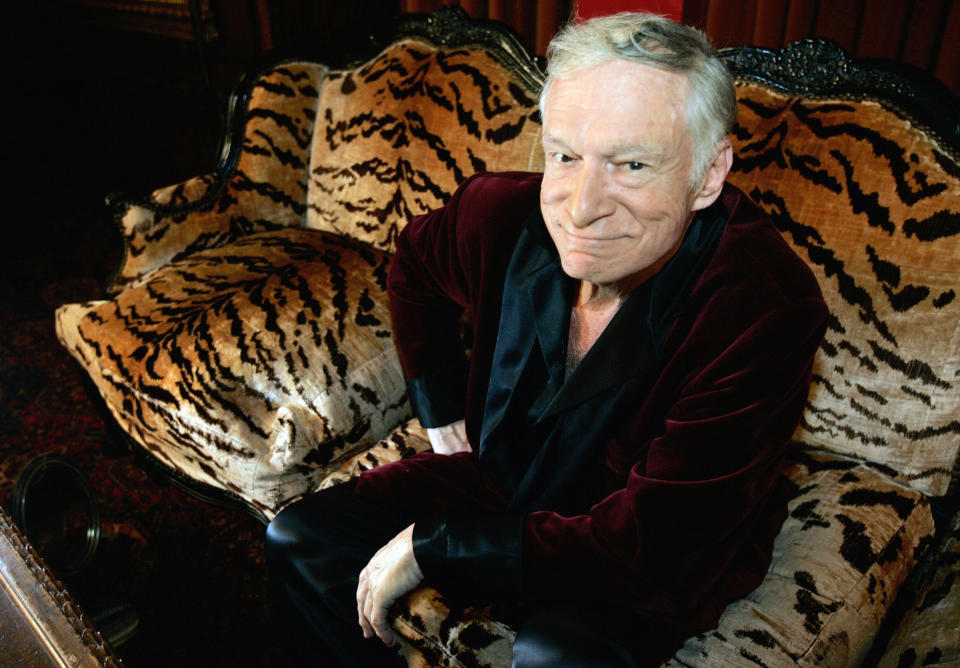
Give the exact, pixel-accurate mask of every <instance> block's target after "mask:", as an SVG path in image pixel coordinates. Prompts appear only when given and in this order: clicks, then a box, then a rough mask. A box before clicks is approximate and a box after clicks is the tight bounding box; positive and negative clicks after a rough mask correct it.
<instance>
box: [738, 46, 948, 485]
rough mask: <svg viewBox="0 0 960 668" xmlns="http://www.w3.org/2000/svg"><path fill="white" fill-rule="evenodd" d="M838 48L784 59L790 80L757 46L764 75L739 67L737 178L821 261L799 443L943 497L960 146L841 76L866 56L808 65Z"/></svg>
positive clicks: (797, 51)
mask: <svg viewBox="0 0 960 668" xmlns="http://www.w3.org/2000/svg"><path fill="white" fill-rule="evenodd" d="M823 48H824V45H823V44H822V43H813V42H811V43H807V44H805V45H802V44H798V45H797V46H795V47H793V49H794V51H793V53H792V54H783V55H779V56H776V57H777V58H779V61H780V63H781V64H783V63H789V64H790V67H792V68H793V71H792V72H790V73H789V74H788V75H786V76H787V77H788V78H789V79H790V81H784V80H783V79H781V80H779V81H770V77H769V76H765V77H764V78H765V79H767V80H766V81H761V80H758V79H757V78H756V77H757V76H759V75H760V74H762V72H761V70H762V69H763V66H762V64H761V63H758V62H757V61H756V60H755V57H756V54H755V53H754V58H753V59H748V60H746V61H745V62H747V63H748V67H749V68H750V69H752V70H753V71H752V72H749V71H747V70H746V69H744V68H743V66H742V63H741V69H740V70H739V71H738V70H737V67H736V64H737V61H736V60H735V59H734V65H733V67H734V71H735V73H737V74H739V76H738V87H737V95H738V98H739V102H740V104H739V111H740V117H739V120H738V122H737V125H736V128H735V131H734V144H735V152H736V156H737V157H736V160H735V163H734V168H733V173H732V174H731V176H730V181H731V182H733V183H734V184H735V185H737V186H739V187H740V188H741V189H743V190H744V191H745V192H746V193H747V194H749V195H750V197H751V198H752V199H753V200H754V201H756V202H757V203H758V204H759V205H760V206H761V207H763V208H764V209H765V210H766V211H768V212H769V213H770V215H771V216H772V217H773V219H774V221H775V222H776V224H777V226H778V227H779V229H780V231H781V232H782V233H783V235H784V237H785V238H786V239H787V241H789V242H790V243H791V244H792V245H793V247H794V248H795V249H796V251H797V252H798V253H799V255H800V256H801V257H802V258H804V259H805V260H806V261H807V262H808V263H809V264H810V266H811V267H812V268H813V271H814V272H815V273H816V276H817V278H818V280H819V281H820V285H821V288H822V289H823V293H824V296H825V297H826V300H827V303H828V305H829V307H830V312H831V318H830V323H829V326H828V330H827V333H826V338H825V341H824V343H823V345H822V347H821V349H820V351H819V353H818V355H817V359H816V362H815V369H814V383H813V387H812V389H811V393H810V398H809V403H808V406H807V409H806V412H805V414H804V416H803V420H802V423H801V425H800V427H799V429H798V430H797V432H796V440H797V441H799V442H802V443H804V444H807V445H810V446H813V447H816V448H822V449H825V450H829V451H831V452H835V453H841V454H846V455H850V456H853V457H856V458H858V459H863V460H867V461H869V462H873V463H875V464H877V465H879V466H883V467H888V468H889V469H891V470H892V471H894V472H895V473H896V474H897V475H898V476H899V477H900V478H901V479H902V480H903V481H904V482H905V483H907V484H909V485H910V486H912V487H914V488H916V489H918V490H920V491H923V492H925V493H928V494H933V495H942V494H945V493H947V492H948V489H949V488H950V484H951V480H952V479H953V480H954V481H955V480H956V478H957V475H956V468H957V464H958V449H960V270H958V265H960V151H958V149H957V146H958V144H957V143H956V140H955V139H954V140H953V142H954V143H951V142H950V141H948V140H947V139H946V138H944V139H941V138H939V137H938V136H936V135H935V134H934V133H933V132H932V131H931V130H930V129H929V128H928V127H925V126H924V125H922V124H920V123H916V122H914V121H912V120H911V116H910V115H909V113H908V111H906V110H904V109H902V108H901V105H900V104H899V103H896V102H891V101H890V99H887V100H884V99H883V98H882V95H880V94H877V92H876V91H874V92H872V93H865V92H864V89H865V88H868V86H866V85H862V84H861V85H860V86H859V87H858V86H857V85H856V83H857V82H856V81H855V80H853V81H851V82H850V83H852V84H853V85H852V86H851V88H852V92H850V93H841V92H839V90H838V89H837V87H836V85H835V83H836V82H835V79H834V77H835V76H838V75H837V74H836V73H838V72H842V71H846V72H851V71H854V70H855V69H856V67H855V66H854V64H853V63H852V62H849V61H846V60H845V59H844V58H843V56H842V53H836V54H833V55H831V56H830V57H828V58H824V56H823V53H820V54H819V55H816V58H815V60H816V62H810V63H807V65H805V63H804V61H805V59H808V60H809V59H810V54H812V53H813V52H814V51H815V50H816V49H820V50H821V51H822V50H823ZM804 49H806V50H807V51H808V52H809V53H807V54H806V55H805V54H804V53H803V51H804ZM787 55H792V58H791V57H787ZM728 56H732V54H728ZM773 58H774V55H773V54H771V55H770V57H769V59H768V60H771V61H772V59H773ZM817 59H818V60H817ZM824 70H832V71H824ZM767 74H769V72H768V73H767ZM811 78H813V79H817V80H819V81H822V82H827V83H828V84H829V85H830V86H831V87H832V88H833V90H832V91H828V92H827V93H823V92H822V90H821V89H818V88H817V86H815V85H811ZM797 88H799V89H800V90H799V91H798V90H796V89H797ZM791 89H794V90H792V91H791ZM858 89H859V93H858V92H857V90H858ZM895 89H896V86H892V87H891V89H890V90H891V91H894V90H895ZM948 130H949V128H948ZM954 132H956V131H954Z"/></svg>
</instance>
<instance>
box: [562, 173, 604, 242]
mask: <svg viewBox="0 0 960 668" xmlns="http://www.w3.org/2000/svg"><path fill="white" fill-rule="evenodd" d="M573 178H574V183H573V184H572V185H573V188H572V189H571V191H570V196H569V197H568V198H567V213H568V214H569V215H570V220H571V221H573V224H574V225H576V226H577V227H586V226H587V225H589V224H590V223H592V222H594V221H595V220H598V219H600V218H603V217H605V216H608V215H610V213H612V203H611V202H610V200H609V198H608V197H607V193H606V187H605V183H604V180H605V179H604V175H603V173H602V167H599V166H595V165H588V164H584V165H582V166H581V168H580V169H578V170H577V173H576V175H575V176H574V177H573Z"/></svg>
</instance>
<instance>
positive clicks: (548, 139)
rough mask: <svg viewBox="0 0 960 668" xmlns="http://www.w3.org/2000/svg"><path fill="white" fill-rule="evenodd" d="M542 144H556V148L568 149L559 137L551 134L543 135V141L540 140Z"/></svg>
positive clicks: (567, 145)
mask: <svg viewBox="0 0 960 668" xmlns="http://www.w3.org/2000/svg"><path fill="white" fill-rule="evenodd" d="M541 141H542V142H543V143H544V144H557V145H558V146H564V147H569V144H567V142H565V141H564V140H562V139H560V137H558V136H556V135H551V134H544V135H543V139H542V140H541Z"/></svg>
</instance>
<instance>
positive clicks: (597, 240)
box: [563, 230, 624, 244]
mask: <svg viewBox="0 0 960 668" xmlns="http://www.w3.org/2000/svg"><path fill="white" fill-rule="evenodd" d="M563 232H564V234H566V235H567V237H568V238H569V239H571V240H573V241H576V242H579V243H584V244H601V243H609V242H611V241H617V240H619V239H623V238H624V236H623V235H617V236H612V237H590V236H584V235H580V234H574V233H573V232H570V231H569V230H564V231H563Z"/></svg>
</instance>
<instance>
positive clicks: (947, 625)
mask: <svg viewBox="0 0 960 668" xmlns="http://www.w3.org/2000/svg"><path fill="white" fill-rule="evenodd" d="M930 561H931V566H932V568H933V575H932V576H930V578H929V579H928V581H927V582H926V583H925V585H924V586H923V587H922V589H921V590H920V592H919V594H918V595H917V596H916V600H915V601H914V604H913V606H912V607H911V608H910V610H909V611H908V613H907V615H906V616H905V618H904V620H903V622H902V623H901V625H900V627H899V628H898V629H897V632H896V633H895V634H894V636H893V639H892V640H891V641H890V645H889V647H888V648H887V651H886V653H885V654H884V655H883V657H882V659H881V660H880V662H879V666H880V668H914V666H935V667H941V668H946V667H947V666H957V665H960V512H958V513H957V514H956V515H955V516H954V517H953V520H952V522H951V523H950V530H949V532H948V533H947V535H946V536H945V541H944V545H943V548H942V549H941V550H939V551H938V552H936V553H935V558H933V559H931V560H930Z"/></svg>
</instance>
